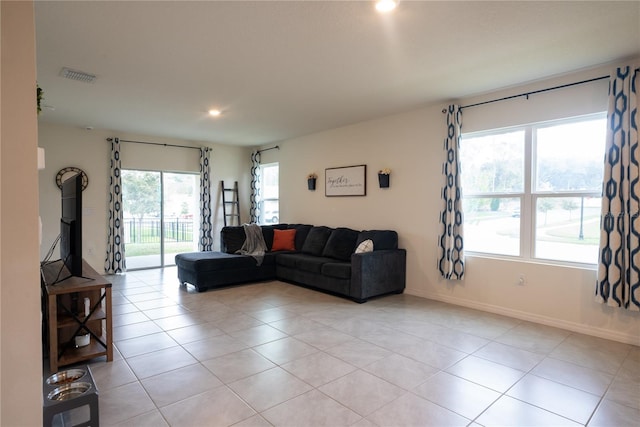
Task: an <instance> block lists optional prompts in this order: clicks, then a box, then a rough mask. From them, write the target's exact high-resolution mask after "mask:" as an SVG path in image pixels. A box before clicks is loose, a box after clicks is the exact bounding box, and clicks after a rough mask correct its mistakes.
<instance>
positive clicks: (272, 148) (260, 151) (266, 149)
mask: <svg viewBox="0 0 640 427" xmlns="http://www.w3.org/2000/svg"><path fill="white" fill-rule="evenodd" d="M279 149H280V146H279V145H276V146H275V147H271V148H265V149H264V150H258V153H262V152H263V151H269V150H279Z"/></svg>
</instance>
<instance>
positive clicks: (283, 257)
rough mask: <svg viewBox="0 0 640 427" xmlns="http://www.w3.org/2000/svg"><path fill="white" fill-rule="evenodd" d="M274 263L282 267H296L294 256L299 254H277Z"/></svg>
mask: <svg viewBox="0 0 640 427" xmlns="http://www.w3.org/2000/svg"><path fill="white" fill-rule="evenodd" d="M277 255H278V256H276V264H278V265H282V266H284V267H289V268H296V256H297V255H300V254H277Z"/></svg>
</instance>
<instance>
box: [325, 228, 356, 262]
mask: <svg viewBox="0 0 640 427" xmlns="http://www.w3.org/2000/svg"><path fill="white" fill-rule="evenodd" d="M358 235H359V232H358V231H356V230H352V229H350V228H344V227H339V228H336V229H335V230H333V231H332V232H331V236H329V240H327V244H326V245H325V247H324V250H323V251H322V256H325V257H329V258H335V259H339V260H342V261H349V260H350V259H351V254H352V253H353V251H354V250H355V249H356V240H358Z"/></svg>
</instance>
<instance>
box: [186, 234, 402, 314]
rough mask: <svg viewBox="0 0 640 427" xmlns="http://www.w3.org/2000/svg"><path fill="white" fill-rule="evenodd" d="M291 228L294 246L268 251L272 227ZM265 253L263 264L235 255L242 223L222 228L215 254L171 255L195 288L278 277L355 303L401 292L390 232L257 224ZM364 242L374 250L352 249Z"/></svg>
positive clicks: (399, 263) (399, 258)
mask: <svg viewBox="0 0 640 427" xmlns="http://www.w3.org/2000/svg"><path fill="white" fill-rule="evenodd" d="M292 229H294V230H296V231H295V247H292V248H290V249H291V250H284V251H275V252H274V251H271V248H272V245H273V241H274V233H276V231H275V230H292ZM261 230H262V234H263V237H264V240H265V244H266V246H267V248H268V249H269V252H267V253H266V254H265V257H264V259H263V262H262V264H261V265H258V264H257V262H256V260H255V259H254V258H253V257H251V256H247V255H239V254H236V251H238V250H239V249H240V248H241V247H242V244H243V243H244V239H245V232H244V228H243V227H224V228H223V229H222V231H221V251H220V252H192V253H185V254H178V255H176V265H177V266H178V279H179V280H180V283H181V284H182V283H189V284H192V285H194V286H195V287H196V289H197V290H198V291H203V290H206V289H210V288H216V287H222V286H228V285H233V284H238V283H246V282H251V281H259V280H273V279H279V280H283V281H287V282H291V283H294V284H298V285H302V286H306V287H310V288H314V289H318V290H322V291H325V292H329V293H332V294H336V295H341V296H345V297H348V298H351V299H353V300H355V301H357V302H365V301H366V300H367V299H369V298H371V297H375V296H379V295H384V294H388V293H402V292H403V290H404V288H405V281H406V251H405V250H404V249H399V248H398V235H397V233H396V232H395V231H391V230H369V231H357V230H352V229H349V228H343V227H340V228H330V227H324V226H315V227H314V226H311V225H305V224H278V225H274V226H261ZM365 240H371V241H372V242H373V251H371V252H365V253H354V252H355V250H356V248H357V247H358V245H359V244H360V243H362V242H363V241H365Z"/></svg>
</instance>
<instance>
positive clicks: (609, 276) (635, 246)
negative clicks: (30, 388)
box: [596, 66, 640, 311]
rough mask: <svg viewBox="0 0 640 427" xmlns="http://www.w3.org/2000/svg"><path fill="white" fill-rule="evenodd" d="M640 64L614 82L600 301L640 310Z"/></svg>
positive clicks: (622, 71)
mask: <svg viewBox="0 0 640 427" xmlns="http://www.w3.org/2000/svg"><path fill="white" fill-rule="evenodd" d="M637 89H638V69H636V70H634V69H633V68H632V67H629V66H627V67H620V68H618V69H617V70H616V72H615V74H614V75H612V76H611V79H610V81H609V111H608V114H607V141H606V152H605V165H604V168H605V170H604V182H603V186H602V193H603V194H602V215H601V220H600V253H599V259H598V282H597V286H596V301H598V302H600V303H606V304H607V305H610V306H613V307H623V308H626V309H628V310H632V311H640V219H639V218H638V213H639V207H640V185H639V184H638V180H639V179H640V167H639V164H638V156H640V152H639V150H638V91H637Z"/></svg>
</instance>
